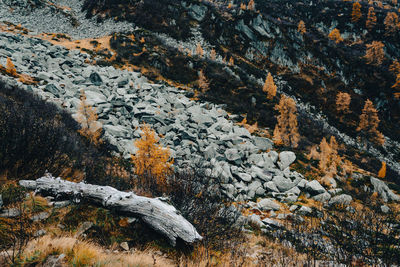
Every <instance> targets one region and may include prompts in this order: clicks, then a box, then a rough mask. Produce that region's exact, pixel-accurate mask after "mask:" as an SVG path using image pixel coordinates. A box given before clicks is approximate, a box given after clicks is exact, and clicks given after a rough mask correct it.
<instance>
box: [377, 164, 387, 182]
mask: <svg viewBox="0 0 400 267" xmlns="http://www.w3.org/2000/svg"><path fill="white" fill-rule="evenodd" d="M385 176H386V162H384V161H382V167H381V169H380V170H379V172H378V177H379V178H385Z"/></svg>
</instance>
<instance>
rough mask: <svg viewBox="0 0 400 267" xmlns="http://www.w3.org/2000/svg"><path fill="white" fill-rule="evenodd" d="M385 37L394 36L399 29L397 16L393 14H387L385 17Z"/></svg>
mask: <svg viewBox="0 0 400 267" xmlns="http://www.w3.org/2000/svg"><path fill="white" fill-rule="evenodd" d="M384 24H385V30H386V32H385V35H393V34H395V33H396V32H397V31H398V30H399V29H400V25H399V16H397V14H396V13H395V12H389V13H388V14H387V15H386V18H385V21H384Z"/></svg>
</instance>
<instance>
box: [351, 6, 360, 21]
mask: <svg viewBox="0 0 400 267" xmlns="http://www.w3.org/2000/svg"><path fill="white" fill-rule="evenodd" d="M361 15H362V14H361V4H360V3H359V2H355V3H354V4H353V11H352V13H351V21H352V22H357V21H359V20H360V18H361Z"/></svg>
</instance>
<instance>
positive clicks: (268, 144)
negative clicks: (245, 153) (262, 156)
mask: <svg viewBox="0 0 400 267" xmlns="http://www.w3.org/2000/svg"><path fill="white" fill-rule="evenodd" d="M253 142H254V145H255V146H256V147H257V148H258V149H259V150H268V149H272V146H273V142H272V141H271V140H270V139H268V138H264V137H258V136H256V137H253Z"/></svg>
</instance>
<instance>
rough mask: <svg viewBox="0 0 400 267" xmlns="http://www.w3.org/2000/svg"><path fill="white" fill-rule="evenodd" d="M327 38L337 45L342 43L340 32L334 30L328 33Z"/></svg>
mask: <svg viewBox="0 0 400 267" xmlns="http://www.w3.org/2000/svg"><path fill="white" fill-rule="evenodd" d="M328 38H329V39H331V40H332V41H335V42H336V43H337V44H338V43H340V42H342V41H343V38H342V36H341V35H340V31H339V30H338V29H336V28H335V29H333V30H332V31H331V32H330V33H329V35H328Z"/></svg>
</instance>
